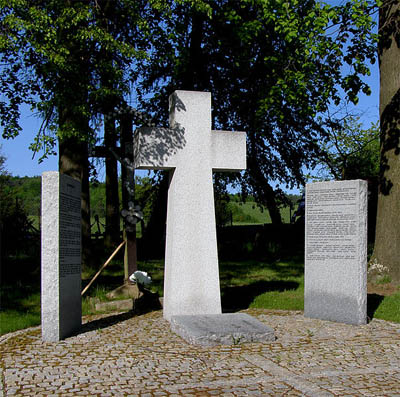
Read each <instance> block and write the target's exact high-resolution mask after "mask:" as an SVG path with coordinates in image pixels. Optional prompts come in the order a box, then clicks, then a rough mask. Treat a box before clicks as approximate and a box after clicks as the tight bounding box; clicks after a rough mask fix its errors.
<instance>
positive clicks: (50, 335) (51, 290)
mask: <svg viewBox="0 0 400 397" xmlns="http://www.w3.org/2000/svg"><path fill="white" fill-rule="evenodd" d="M41 250H42V258H41V261H42V265H41V266H42V276H41V277H42V285H41V289H42V291H41V297H42V302H41V306H42V307H41V309H42V340H43V341H45V342H56V341H59V340H61V339H64V338H66V337H68V336H69V335H71V334H73V333H74V332H76V331H77V330H79V328H80V327H81V321H82V304H81V302H82V301H81V184H80V182H79V181H76V180H75V179H73V178H71V177H69V176H67V175H63V174H59V173H58V172H52V171H51V172H44V173H43V174H42V245H41Z"/></svg>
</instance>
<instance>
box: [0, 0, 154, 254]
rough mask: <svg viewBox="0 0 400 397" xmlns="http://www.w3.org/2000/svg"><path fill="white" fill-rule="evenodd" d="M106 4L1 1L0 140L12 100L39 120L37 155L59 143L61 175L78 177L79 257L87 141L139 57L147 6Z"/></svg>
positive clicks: (9, 122) (8, 131)
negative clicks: (37, 114) (0, 98)
mask: <svg viewBox="0 0 400 397" xmlns="http://www.w3.org/2000/svg"><path fill="white" fill-rule="evenodd" d="M111 3H112V2H110V1H97V0H94V1H91V0H78V1H75V0H67V1H61V0H42V1H38V2H34V3H32V2H30V1H28V0H22V1H15V0H12V1H5V0H1V1H0V7H1V8H0V28H1V31H2V36H1V40H0V50H1V62H2V66H3V68H2V70H1V71H0V85H1V89H2V92H3V94H4V95H5V97H6V100H5V101H2V102H0V110H1V115H0V121H1V124H2V126H3V127H4V130H3V137H4V138H13V137H15V136H16V135H18V133H19V132H20V131H21V128H20V126H19V105H20V104H21V103H28V104H30V105H31V106H32V110H33V111H39V112H40V114H41V116H42V117H43V119H44V122H43V125H42V128H41V129H40V131H39V133H38V135H37V137H36V140H35V142H34V144H33V145H32V149H33V150H34V151H36V152H37V151H39V150H41V149H44V156H42V158H43V157H46V156H47V155H48V154H53V153H54V146H55V143H56V141H57V140H58V141H59V169H60V172H62V173H66V174H69V175H71V176H73V177H75V178H76V179H78V180H80V181H81V182H82V200H81V201H82V219H83V222H82V232H83V233H82V235H83V256H84V261H85V259H88V258H90V252H89V250H88V247H89V241H90V207H89V202H90V201H89V184H88V180H89V179H88V177H89V163H88V145H89V144H93V142H94V141H95V138H96V136H95V135H96V134H95V127H96V126H97V124H98V120H99V117H98V115H99V114H101V113H104V112H107V111H108V109H109V108H108V107H107V106H106V105H109V103H110V101H111V100H110V98H113V99H114V98H115V96H117V97H118V98H120V97H122V96H123V94H124V93H126V92H127V90H128V85H127V83H126V81H127V79H126V76H125V69H124V68H127V67H128V66H130V65H131V64H132V62H133V61H134V60H136V59H140V58H141V57H143V56H144V55H145V52H144V51H143V50H142V49H141V48H144V47H145V46H146V45H147V44H146V43H145V41H143V37H144V34H143V32H144V31H145V30H146V28H145V24H144V21H143V18H142V13H143V10H147V9H148V8H151V7H150V6H148V5H146V2H144V1H133V0H125V1H123V0H121V1H119V2H118V3H117V5H116V6H115V7H113V10H112V12H111V11H110V12H109V10H108V9H107V7H108V5H110V4H111ZM108 8H109V7H108ZM105 21H106V22H105ZM110 26H113V27H114V26H115V27H116V28H115V29H111V28H110ZM142 28H143V29H142ZM140 40H141V41H140ZM109 80H112V84H111V85H110V84H108V82H109ZM113 103H114V104H115V101H114V102H113ZM42 158H41V159H42ZM117 211H118V210H117ZM117 214H118V212H117ZM118 217H119V214H118Z"/></svg>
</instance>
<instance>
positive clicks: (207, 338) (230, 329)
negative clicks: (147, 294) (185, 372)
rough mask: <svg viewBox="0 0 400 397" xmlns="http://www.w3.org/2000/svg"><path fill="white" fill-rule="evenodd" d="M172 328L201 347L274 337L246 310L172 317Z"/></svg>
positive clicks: (270, 331) (235, 343)
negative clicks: (242, 311) (243, 311)
mask: <svg viewBox="0 0 400 397" xmlns="http://www.w3.org/2000/svg"><path fill="white" fill-rule="evenodd" d="M171 329H172V331H173V332H175V333H176V334H177V335H179V336H181V337H182V338H183V339H184V340H185V341H186V342H188V343H190V344H193V345H200V346H217V345H237V344H241V343H245V342H269V341H274V340H275V334H274V331H273V330H272V329H271V328H269V327H267V326H266V325H265V324H263V323H262V322H261V321H259V320H257V319H256V318H254V317H251V316H249V315H248V314H246V313H225V314H209V315H196V316H190V315H186V316H172V317H171Z"/></svg>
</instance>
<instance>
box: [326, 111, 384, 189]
mask: <svg viewBox="0 0 400 397" xmlns="http://www.w3.org/2000/svg"><path fill="white" fill-rule="evenodd" d="M359 120H360V119H359V117H354V116H351V115H347V116H345V118H344V119H343V120H340V121H336V120H335V121H333V122H332V127H331V128H330V129H329V130H328V131H329V140H328V142H327V143H326V144H325V145H324V146H323V150H324V152H325V153H326V154H325V157H324V158H323V162H324V165H323V172H324V173H327V176H328V177H329V176H330V177H333V178H334V179H336V180H346V179H366V180H369V181H371V182H372V181H375V180H377V179H378V175H379V134H380V131H379V126H378V124H377V123H372V124H371V126H370V127H369V128H367V129H365V128H363V127H362V124H361V123H360V121H359Z"/></svg>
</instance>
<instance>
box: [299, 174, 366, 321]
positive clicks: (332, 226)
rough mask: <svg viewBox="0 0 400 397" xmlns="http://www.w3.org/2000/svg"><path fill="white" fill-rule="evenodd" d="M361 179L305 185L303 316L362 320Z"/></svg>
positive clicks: (363, 218)
mask: <svg viewBox="0 0 400 397" xmlns="http://www.w3.org/2000/svg"><path fill="white" fill-rule="evenodd" d="M367 195H368V186H367V182H366V181H362V180H353V181H339V182H319V183H310V184H307V186H306V238H305V281H304V315H305V316H306V317H312V318H320V319H323V320H331V321H337V322H343V323H348V324H365V323H366V321H367Z"/></svg>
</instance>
